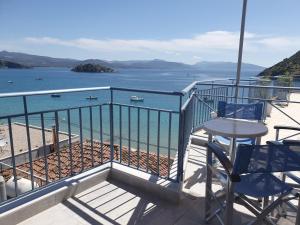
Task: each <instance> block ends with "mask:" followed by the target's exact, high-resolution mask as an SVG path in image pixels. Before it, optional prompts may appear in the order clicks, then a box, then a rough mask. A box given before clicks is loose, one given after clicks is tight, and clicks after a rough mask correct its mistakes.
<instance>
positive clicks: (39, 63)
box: [0, 51, 80, 67]
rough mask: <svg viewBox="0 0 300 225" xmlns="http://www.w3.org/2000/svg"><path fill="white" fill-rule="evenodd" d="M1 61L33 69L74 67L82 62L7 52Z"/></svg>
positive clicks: (0, 53) (3, 53) (1, 56)
mask: <svg viewBox="0 0 300 225" xmlns="http://www.w3.org/2000/svg"><path fill="white" fill-rule="evenodd" d="M0 60H7V61H10V62H15V63H20V64H23V65H26V66H33V67H73V66H75V65H76V64H78V63H80V61H79V60H76V59H63V58H52V57H47V56H38V55H30V54H25V53H18V52H7V51H2V52H0Z"/></svg>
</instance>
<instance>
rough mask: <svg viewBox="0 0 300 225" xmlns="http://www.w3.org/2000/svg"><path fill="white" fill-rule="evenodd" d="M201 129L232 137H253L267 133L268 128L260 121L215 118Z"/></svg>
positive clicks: (213, 133)
mask: <svg viewBox="0 0 300 225" xmlns="http://www.w3.org/2000/svg"><path fill="white" fill-rule="evenodd" d="M203 129H204V130H205V131H206V132H208V133H210V134H212V135H220V136H225V137H232V138H255V137H261V136H264V135H265V134H267V133H268V128H267V127H266V126H265V125H264V124H263V123H261V122H252V121H251V122H250V121H245V120H237V119H229V118H216V119H213V120H209V121H207V122H205V123H204V124H203Z"/></svg>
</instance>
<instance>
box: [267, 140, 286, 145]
mask: <svg viewBox="0 0 300 225" xmlns="http://www.w3.org/2000/svg"><path fill="white" fill-rule="evenodd" d="M267 144H268V145H282V144H283V143H282V142H280V141H267Z"/></svg>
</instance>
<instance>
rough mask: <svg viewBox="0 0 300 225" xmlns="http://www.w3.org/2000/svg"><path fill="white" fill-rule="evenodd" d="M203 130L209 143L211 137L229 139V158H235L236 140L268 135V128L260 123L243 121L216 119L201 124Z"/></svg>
mask: <svg viewBox="0 0 300 225" xmlns="http://www.w3.org/2000/svg"><path fill="white" fill-rule="evenodd" d="M203 129H204V130H205V131H206V132H207V133H208V134H209V141H211V139H212V138H211V137H212V135H220V136H224V137H229V138H231V146H232V147H231V148H230V149H231V152H230V158H231V160H232V161H233V160H234V157H235V139H236V138H258V137H261V136H264V135H265V134H267V133H268V128H267V127H266V125H264V124H263V123H261V122H253V121H245V120H239V119H231V118H216V119H213V120H209V121H207V122H205V123H204V124H203Z"/></svg>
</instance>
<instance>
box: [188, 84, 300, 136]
mask: <svg viewBox="0 0 300 225" xmlns="http://www.w3.org/2000/svg"><path fill="white" fill-rule="evenodd" d="M190 90H192V91H194V93H195V94H196V97H197V101H195V103H194V120H193V130H197V129H200V128H201V126H202V124H203V123H204V122H205V121H207V120H210V119H211V116H212V113H216V112H217V105H218V102H219V101H226V102H236V103H254V102H262V103H263V105H264V107H263V108H264V109H263V110H264V111H263V112H264V113H263V119H266V117H267V116H268V115H267V114H268V107H270V106H271V107H273V109H275V110H278V111H279V112H280V113H281V114H282V116H284V117H286V118H287V119H288V120H291V121H293V122H294V123H296V124H298V125H300V122H299V121H298V119H297V118H295V117H293V116H292V115H289V114H288V113H286V112H285V111H284V110H283V108H282V107H284V106H287V105H288V104H290V103H294V104H299V103H300V101H292V100H291V99H290V94H291V93H295V92H300V88H299V87H291V86H288V87H286V86H273V85H265V84H262V82H261V81H260V80H252V79H249V80H242V81H241V84H240V85H238V86H236V84H235V82H234V80H233V79H230V80H219V81H205V82H195V83H194V84H193V86H191V87H190ZM236 90H238V96H237V98H236V97H235V92H236ZM299 106H300V105H299Z"/></svg>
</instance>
